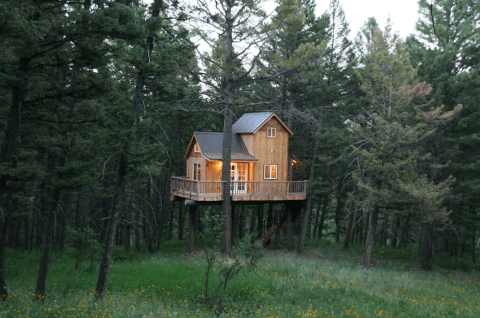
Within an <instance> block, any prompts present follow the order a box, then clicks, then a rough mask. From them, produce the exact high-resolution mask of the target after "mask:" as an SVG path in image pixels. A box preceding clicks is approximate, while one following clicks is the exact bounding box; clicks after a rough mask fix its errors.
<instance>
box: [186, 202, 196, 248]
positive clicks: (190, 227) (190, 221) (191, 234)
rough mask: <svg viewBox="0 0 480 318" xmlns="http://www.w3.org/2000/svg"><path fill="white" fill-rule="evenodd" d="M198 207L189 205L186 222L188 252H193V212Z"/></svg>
mask: <svg viewBox="0 0 480 318" xmlns="http://www.w3.org/2000/svg"><path fill="white" fill-rule="evenodd" d="M197 209H198V207H197V206H195V205H191V206H189V211H188V213H189V223H188V225H189V226H188V239H189V240H188V253H190V254H191V253H193V252H195V212H197Z"/></svg>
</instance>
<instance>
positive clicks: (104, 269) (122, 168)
mask: <svg viewBox="0 0 480 318" xmlns="http://www.w3.org/2000/svg"><path fill="white" fill-rule="evenodd" d="M127 156H128V149H125V151H123V152H122V153H121V155H120V163H119V167H118V173H117V184H116V186H115V194H114V197H113V202H112V208H111V209H110V213H109V219H108V225H107V232H106V235H105V250H104V251H103V255H102V261H101V263H100V270H99V273H98V279H97V287H96V289H95V300H100V299H103V297H105V295H106V293H107V283H108V273H109V270H110V262H111V259H112V253H113V243H114V242H115V229H116V227H117V223H118V218H119V215H120V212H121V209H122V202H123V194H124V191H125V179H126V176H127V171H128V158H127Z"/></svg>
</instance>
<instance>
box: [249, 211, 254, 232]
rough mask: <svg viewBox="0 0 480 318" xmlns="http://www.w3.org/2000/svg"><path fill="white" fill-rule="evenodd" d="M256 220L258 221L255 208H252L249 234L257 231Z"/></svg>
mask: <svg viewBox="0 0 480 318" xmlns="http://www.w3.org/2000/svg"><path fill="white" fill-rule="evenodd" d="M255 221H256V215H255V210H254V209H250V226H249V229H248V234H250V235H253V234H254V232H255Z"/></svg>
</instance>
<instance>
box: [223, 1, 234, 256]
mask: <svg viewBox="0 0 480 318" xmlns="http://www.w3.org/2000/svg"><path fill="white" fill-rule="evenodd" d="M225 11H226V12H225V17H226V20H225V33H224V36H225V68H226V69H225V75H224V78H223V83H224V86H223V94H224V99H225V108H224V112H225V113H224V122H223V144H222V162H223V166H222V182H223V185H224V188H223V201H222V214H223V225H222V246H221V252H222V253H224V254H226V253H230V252H231V251H232V238H231V235H232V232H231V231H232V220H231V213H232V207H231V197H230V163H231V155H232V138H233V135H232V125H233V97H234V66H233V57H234V52H233V24H234V21H233V18H232V16H233V14H232V7H231V3H230V1H227V2H226V3H225Z"/></svg>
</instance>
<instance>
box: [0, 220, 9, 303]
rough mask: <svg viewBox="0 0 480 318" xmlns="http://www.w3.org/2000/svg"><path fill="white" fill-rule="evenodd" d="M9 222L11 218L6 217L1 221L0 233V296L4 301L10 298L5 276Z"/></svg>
mask: <svg viewBox="0 0 480 318" xmlns="http://www.w3.org/2000/svg"><path fill="white" fill-rule="evenodd" d="M8 222H9V220H8V219H7V218H6V217H4V218H3V219H2V220H1V221H0V224H1V229H2V233H0V297H1V298H2V300H4V301H5V300H7V298H8V289H7V284H6V283H5V277H4V276H3V272H4V270H5V261H6V259H7V237H8V228H9V226H8Z"/></svg>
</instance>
